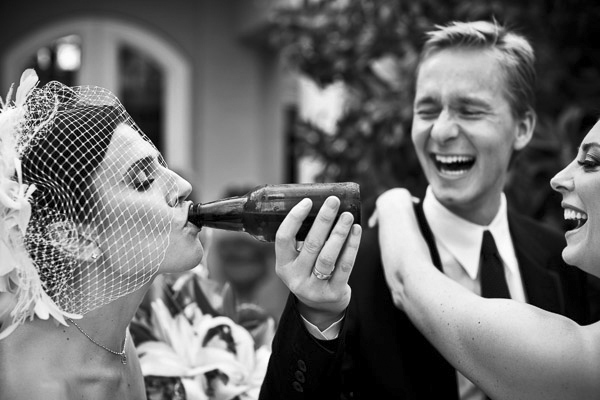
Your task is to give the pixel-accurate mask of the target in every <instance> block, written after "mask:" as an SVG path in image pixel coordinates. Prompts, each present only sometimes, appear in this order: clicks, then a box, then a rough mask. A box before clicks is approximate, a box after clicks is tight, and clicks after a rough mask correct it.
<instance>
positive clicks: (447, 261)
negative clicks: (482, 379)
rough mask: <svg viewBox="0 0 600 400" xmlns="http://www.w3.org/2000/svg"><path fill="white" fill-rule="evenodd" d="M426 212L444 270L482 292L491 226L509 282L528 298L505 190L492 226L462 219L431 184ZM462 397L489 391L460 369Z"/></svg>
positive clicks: (517, 295) (513, 291)
mask: <svg viewBox="0 0 600 400" xmlns="http://www.w3.org/2000/svg"><path fill="white" fill-rule="evenodd" d="M423 212H424V213H425V217H426V218H427V222H428V224H429V226H430V228H431V232H432V233H433V236H434V237H435V243H436V246H437V249H438V252H439V254H440V259H441V262H442V268H443V270H444V273H445V274H446V275H447V276H449V277H450V278H452V279H453V280H455V281H456V282H458V283H460V284H461V285H462V286H464V287H465V288H467V289H469V290H470V291H472V292H474V293H476V294H478V295H481V282H480V277H479V256H480V251H481V242H482V240H483V232H484V231H485V230H489V231H490V232H491V233H492V235H493V236H494V241H495V242H496V247H497V248H498V252H499V253H500V257H501V258H502V263H503V264H504V272H505V274H506V283H507V285H508V290H509V291H510V296H511V298H512V299H514V300H518V301H523V302H525V301H526V299H525V290H524V288H523V282H522V280H521V273H520V272H519V266H518V263H517V257H516V255H515V249H514V246H513V243H512V239H511V237H510V232H509V229H508V217H507V209H506V197H505V195H504V194H502V199H501V202H500V209H499V210H498V214H496V216H495V217H494V219H493V221H492V222H491V223H490V224H489V225H488V226H482V225H477V224H474V223H471V222H469V221H466V220H464V219H462V218H461V217H459V216H457V215H456V214H454V213H452V212H451V211H449V210H448V209H447V208H446V207H444V206H443V205H442V204H441V203H440V202H439V201H438V200H437V199H436V198H435V196H434V195H433V191H432V190H431V187H428V188H427V192H426V194H425V198H424V199H423ZM456 374H457V379H458V389H459V395H460V399H461V400H484V399H485V394H484V393H483V392H482V391H481V390H480V389H479V388H477V387H476V386H475V385H474V384H473V383H472V382H471V381H469V380H468V379H467V378H466V377H464V376H463V375H462V374H461V373H459V372H458V371H457V373H456Z"/></svg>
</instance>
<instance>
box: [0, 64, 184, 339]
mask: <svg viewBox="0 0 600 400" xmlns="http://www.w3.org/2000/svg"><path fill="white" fill-rule="evenodd" d="M36 82H37V76H36V75H35V72H34V71H33V70H28V71H26V72H25V73H24V74H23V76H22V78H21V83H20V86H19V88H18V89H17V93H16V98H15V101H14V102H11V101H10V98H9V97H10V93H9V96H7V99H6V102H5V103H3V110H2V113H0V157H1V158H0V161H1V162H0V164H1V165H2V166H3V167H0V168H2V170H0V179H1V180H2V181H1V182H0V183H1V185H0V207H1V208H0V224H1V225H0V235H2V236H1V237H0V257H1V258H2V260H5V259H6V260H8V263H7V264H6V265H3V266H1V267H0V323H1V324H2V332H0V337H1V336H2V335H3V334H4V335H6V334H8V333H10V332H9V331H10V330H13V329H14V328H15V327H16V326H17V325H18V324H19V323H21V322H23V321H24V320H25V319H26V318H33V316H34V315H37V316H38V317H41V318H48V316H49V315H52V316H53V317H54V318H56V319H57V320H58V321H60V322H62V323H64V316H68V317H73V316H78V315H83V314H85V313H87V312H89V311H91V310H94V309H96V308H98V307H100V306H102V305H105V304H107V303H109V302H111V301H113V300H115V299H117V298H120V297H122V296H124V295H126V294H128V293H131V292H133V291H136V290H138V289H140V288H141V287H142V286H143V285H145V284H146V283H148V282H149V281H150V280H151V279H152V277H153V275H154V274H155V273H156V272H157V270H158V267H159V265H160V263H161V262H162V260H163V258H164V255H165V252H166V249H167V247H168V244H169V243H168V236H169V232H170V229H171V221H172V219H173V216H171V217H170V218H164V216H162V218H157V217H155V216H154V215H153V214H152V213H148V212H145V211H146V210H144V209H143V207H140V205H139V204H136V202H135V201H132V200H133V199H134V197H135V196H136V195H138V194H139V193H138V192H137V191H136V190H133V189H132V187H131V185H127V184H124V182H123V181H124V174H126V173H127V172H126V171H127V170H126V167H127V166H128V165H129V164H131V160H128V159H125V158H126V157H131V155H130V154H129V153H119V151H116V152H115V150H114V149H113V147H114V146H116V145H115V144H114V142H113V138H114V136H115V132H116V131H117V128H119V127H122V126H127V127H130V130H133V132H134V133H133V134H137V135H139V136H141V137H142V138H143V139H144V140H145V142H143V143H145V144H147V146H150V148H151V149H152V150H153V151H155V153H156V154H158V160H159V162H160V163H161V165H162V166H166V165H165V164H164V160H163V159H162V158H161V157H160V155H159V153H158V151H157V150H156V149H155V148H154V146H153V145H152V144H151V142H150V140H149V139H148V138H147V137H146V136H145V135H144V134H143V132H142V131H141V130H140V129H139V128H138V126H137V125H136V124H135V122H134V121H133V120H132V119H131V117H130V116H129V114H128V113H127V112H126V110H125V109H124V107H123V105H122V104H121V103H120V102H119V100H118V99H117V98H116V97H115V96H114V95H113V94H112V93H111V92H110V91H108V90H106V89H104V88H100V87H96V86H78V87H67V86H65V85H63V84H61V83H58V82H50V83H48V84H46V85H44V86H43V87H41V88H37V87H36ZM111 143H113V144H112V145H111ZM111 149H113V150H111ZM109 152H111V153H110V154H113V155H112V156H110V157H108V156H107V153H109ZM128 154H129V155H128ZM99 171H102V172H99ZM137 173H138V174H142V175H143V174H144V172H143V170H141V171H139V172H137ZM134 178H135V177H134ZM163 184H166V185H172V186H173V187H172V188H167V189H166V190H167V191H169V190H176V189H175V182H174V181H168V180H167V182H166V183H163ZM106 188H109V189H110V190H107V189H106ZM136 193H137V194H136ZM3 263H4V261H3Z"/></svg>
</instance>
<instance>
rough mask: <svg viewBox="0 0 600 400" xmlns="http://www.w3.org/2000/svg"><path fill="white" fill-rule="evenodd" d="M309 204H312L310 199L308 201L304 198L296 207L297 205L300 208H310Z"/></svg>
mask: <svg viewBox="0 0 600 400" xmlns="http://www.w3.org/2000/svg"><path fill="white" fill-rule="evenodd" d="M311 203H312V202H311V201H310V199H308V198H305V199H302V200H301V201H300V203H298V205H299V206H300V207H301V208H308V207H310V206H311Z"/></svg>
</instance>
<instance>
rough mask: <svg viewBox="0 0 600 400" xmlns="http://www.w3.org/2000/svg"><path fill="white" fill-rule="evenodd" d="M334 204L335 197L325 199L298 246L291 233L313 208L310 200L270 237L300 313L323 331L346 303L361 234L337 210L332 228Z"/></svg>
mask: <svg viewBox="0 0 600 400" xmlns="http://www.w3.org/2000/svg"><path fill="white" fill-rule="evenodd" d="M339 205H340V201H339V199H338V198H337V197H333V196H332V197H329V198H328V199H327V200H326V201H325V203H324V205H323V206H322V207H321V209H320V210H319V213H318V215H317V218H316V219H315V222H314V223H313V226H312V227H311V229H310V232H309V233H308V235H307V236H306V239H305V241H304V242H303V243H302V245H301V248H298V247H297V242H296V239H295V238H296V233H297V232H298V230H299V229H300V226H301V225H302V221H303V220H304V219H305V218H306V216H307V215H308V213H309V211H310V209H311V207H312V203H311V201H310V199H304V200H302V201H301V202H300V203H298V204H297V205H296V206H295V207H294V208H293V209H292V210H291V211H290V213H289V214H288V216H287V217H286V218H285V220H284V221H283V222H282V223H281V226H280V227H279V230H278V231H277V236H276V238H275V254H276V258H277V260H276V272H277V275H278V276H279V277H280V278H281V280H282V281H283V282H284V283H285V284H286V285H287V287H288V288H289V289H290V291H291V292H292V293H293V294H294V295H295V296H296V297H297V298H298V300H299V301H300V303H299V305H298V307H299V311H300V313H301V314H302V316H303V317H304V318H306V319H307V320H308V321H309V322H311V323H312V324H314V325H316V326H317V327H318V328H319V329H322V330H323V329H325V328H327V327H328V326H329V325H331V324H332V323H334V322H336V321H337V320H339V318H341V316H342V315H343V313H344V311H345V309H346V307H348V304H349V303H350V292H351V291H350V286H349V285H348V278H349V277H350V272H351V271H352V267H353V266H354V260H355V258H356V253H357V251H358V245H359V243H360V237H361V233H362V230H361V227H360V225H356V224H354V225H353V222H354V218H353V216H352V214H351V213H349V212H344V213H342V214H341V216H340V218H339V220H338V222H337V223H336V224H335V226H334V227H333V230H332V229H331V227H332V225H333V222H334V221H335V217H336V215H337V211H338V208H339ZM330 232H331V233H330Z"/></svg>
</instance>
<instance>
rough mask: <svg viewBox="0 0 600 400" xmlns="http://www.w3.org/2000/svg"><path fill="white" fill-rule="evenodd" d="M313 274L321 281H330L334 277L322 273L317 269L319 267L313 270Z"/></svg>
mask: <svg viewBox="0 0 600 400" xmlns="http://www.w3.org/2000/svg"><path fill="white" fill-rule="evenodd" d="M312 273H313V275H314V276H316V277H317V279H320V280H322V281H326V280H329V279H330V278H331V275H332V274H324V273H322V272H321V271H319V270H318V269H317V267H314V268H313V270H312Z"/></svg>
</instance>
